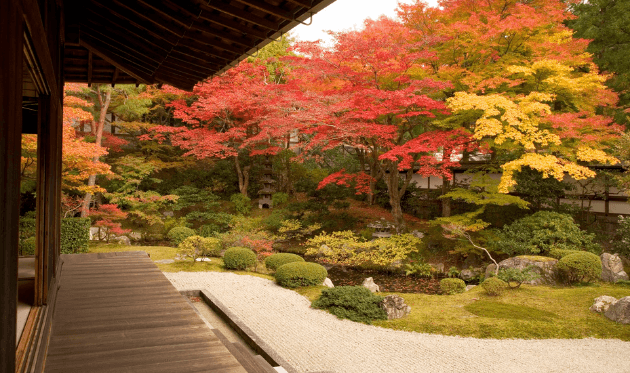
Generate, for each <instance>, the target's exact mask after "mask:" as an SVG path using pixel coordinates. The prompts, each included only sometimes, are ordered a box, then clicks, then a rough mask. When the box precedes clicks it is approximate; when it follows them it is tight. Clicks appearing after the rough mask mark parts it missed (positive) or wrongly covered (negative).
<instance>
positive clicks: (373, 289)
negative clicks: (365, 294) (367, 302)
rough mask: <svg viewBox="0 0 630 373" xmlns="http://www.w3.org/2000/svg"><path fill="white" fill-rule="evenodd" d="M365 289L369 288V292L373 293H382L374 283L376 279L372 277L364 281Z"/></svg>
mask: <svg viewBox="0 0 630 373" xmlns="http://www.w3.org/2000/svg"><path fill="white" fill-rule="evenodd" d="M362 285H363V287H366V288H368V290H369V291H371V292H372V293H378V292H379V291H380V288H379V287H378V285H376V284H375V283H374V279H373V278H372V277H368V278H366V279H365V280H363V284H362Z"/></svg>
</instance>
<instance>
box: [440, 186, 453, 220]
mask: <svg viewBox="0 0 630 373" xmlns="http://www.w3.org/2000/svg"><path fill="white" fill-rule="evenodd" d="M450 186H451V182H450V181H449V180H448V179H447V178H445V177H442V195H444V194H446V193H448V192H449V190H450ZM449 216H451V199H450V198H442V217H444V218H447V217H449Z"/></svg>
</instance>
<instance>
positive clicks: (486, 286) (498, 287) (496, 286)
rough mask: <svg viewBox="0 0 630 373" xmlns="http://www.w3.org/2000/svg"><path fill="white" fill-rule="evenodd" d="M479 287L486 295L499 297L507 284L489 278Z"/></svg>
mask: <svg viewBox="0 0 630 373" xmlns="http://www.w3.org/2000/svg"><path fill="white" fill-rule="evenodd" d="M481 287H482V288H483V290H485V291H486V293H488V295H492V296H497V295H501V294H502V293H503V291H504V290H505V289H507V287H508V284H507V283H506V282H505V281H503V280H501V279H499V278H498V277H489V278H487V279H485V280H484V281H483V282H482V283H481Z"/></svg>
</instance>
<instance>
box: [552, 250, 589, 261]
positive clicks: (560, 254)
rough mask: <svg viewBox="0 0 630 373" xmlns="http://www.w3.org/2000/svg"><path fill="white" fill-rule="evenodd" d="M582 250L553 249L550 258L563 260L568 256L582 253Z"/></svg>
mask: <svg viewBox="0 0 630 373" xmlns="http://www.w3.org/2000/svg"><path fill="white" fill-rule="evenodd" d="M581 252H583V251H580V250H566V249H555V248H554V249H551V250H549V256H550V257H552V258H556V259H562V258H564V257H565V256H567V255H570V254H575V253H581Z"/></svg>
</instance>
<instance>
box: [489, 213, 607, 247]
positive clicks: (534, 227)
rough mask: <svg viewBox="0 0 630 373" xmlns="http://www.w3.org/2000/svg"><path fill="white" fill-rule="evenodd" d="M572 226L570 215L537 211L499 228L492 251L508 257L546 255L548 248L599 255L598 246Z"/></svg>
mask: <svg viewBox="0 0 630 373" xmlns="http://www.w3.org/2000/svg"><path fill="white" fill-rule="evenodd" d="M594 238H595V235H594V234H588V233H586V232H585V231H583V230H581V229H580V227H579V226H578V225H577V224H575V222H574V221H573V218H572V217H571V215H567V214H560V213H557V212H551V211H538V212H537V213H535V214H532V215H530V216H527V217H524V218H522V219H520V220H517V221H515V222H514V223H512V224H510V225H507V226H505V227H503V230H502V231H500V232H499V234H498V240H497V241H495V242H494V243H493V246H494V249H496V250H500V251H502V252H504V253H506V254H508V255H510V256H518V255H548V254H549V252H550V251H551V249H554V248H555V249H561V250H584V251H589V252H592V253H600V252H601V247H600V246H599V245H598V244H597V243H595V242H594V241H593V240H594Z"/></svg>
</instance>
